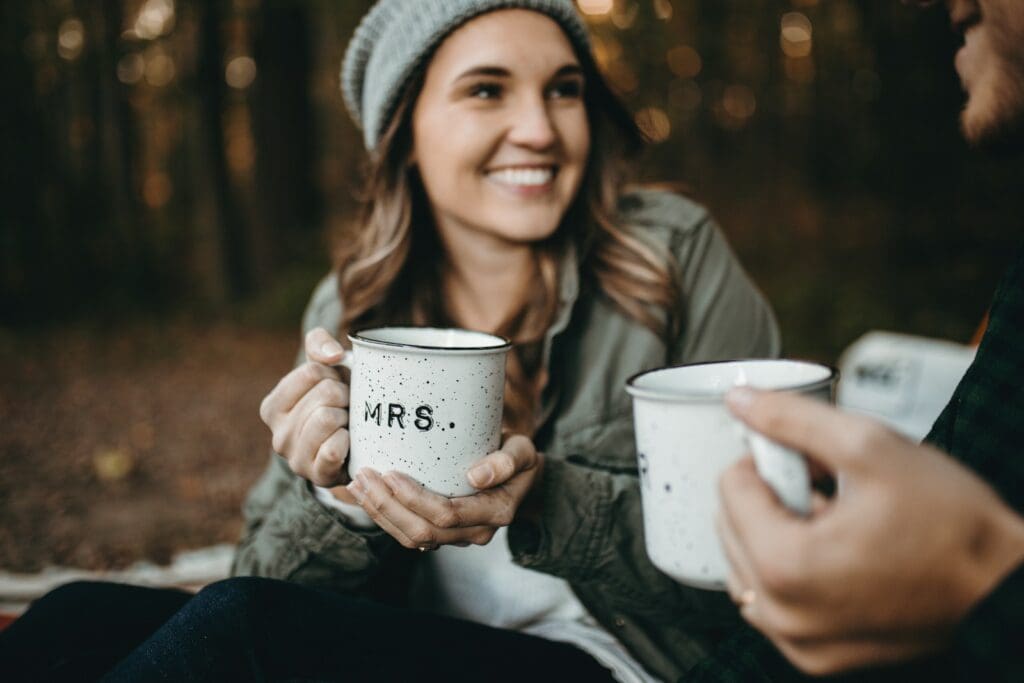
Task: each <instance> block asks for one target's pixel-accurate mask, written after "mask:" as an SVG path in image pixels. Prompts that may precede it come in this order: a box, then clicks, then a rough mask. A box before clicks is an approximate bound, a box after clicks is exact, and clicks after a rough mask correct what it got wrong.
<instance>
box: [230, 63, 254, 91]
mask: <svg viewBox="0 0 1024 683" xmlns="http://www.w3.org/2000/svg"><path fill="white" fill-rule="evenodd" d="M224 80H225V81H227V84H228V85H230V86H231V87H232V88H236V89H238V90H244V89H245V88H248V87H249V86H250V85H252V82H253V81H254V80H256V62H255V61H254V60H253V58H252V57H245V56H242V57H235V58H234V59H232V60H230V61H229V62H228V65H227V67H225V69H224Z"/></svg>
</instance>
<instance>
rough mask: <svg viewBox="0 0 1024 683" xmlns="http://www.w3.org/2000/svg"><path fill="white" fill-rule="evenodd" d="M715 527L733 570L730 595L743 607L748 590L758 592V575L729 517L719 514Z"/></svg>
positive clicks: (727, 584) (729, 581) (728, 585)
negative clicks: (730, 523) (730, 524)
mask: <svg viewBox="0 0 1024 683" xmlns="http://www.w3.org/2000/svg"><path fill="white" fill-rule="evenodd" d="M715 529H716V530H717V532H718V540H719V542H720V543H721V544H722V550H723V551H724V552H725V557H726V559H727V560H728V561H729V567H730V568H731V570H732V571H730V573H729V577H728V579H727V580H726V588H727V589H728V591H729V597H731V598H732V601H733V602H735V603H736V604H737V605H739V606H740V608H743V607H744V606H745V603H746V602H747V601H748V597H747V596H748V591H754V593H755V594H756V592H757V588H758V583H757V575H756V574H755V573H754V571H753V569H752V568H751V566H750V559H749V558H748V557H747V553H746V550H745V549H744V548H743V546H742V545H741V544H740V542H739V539H738V538H737V537H736V532H735V531H734V530H733V529H732V527H731V526H729V521H728V518H727V517H726V516H725V515H724V514H719V515H718V517H717V518H716V519H715Z"/></svg>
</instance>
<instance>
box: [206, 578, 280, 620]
mask: <svg viewBox="0 0 1024 683" xmlns="http://www.w3.org/2000/svg"><path fill="white" fill-rule="evenodd" d="M279 583H280V582H279V581H275V580H273V579H264V578H260V577H255V576H236V577H232V578H230V579H223V580H221V581H217V582H215V583H211V584H210V585H208V586H206V587H205V588H203V589H202V590H200V591H199V592H198V593H197V594H196V596H195V597H194V598H193V599H192V600H191V601H190V602H189V607H190V609H193V610H198V611H201V612H203V613H205V614H207V615H208V616H214V615H224V616H251V615H253V614H256V613H259V612H261V611H263V610H265V609H267V608H268V607H269V603H270V602H271V601H272V600H273V596H274V593H275V590H276V587H277V585H278V584H279Z"/></svg>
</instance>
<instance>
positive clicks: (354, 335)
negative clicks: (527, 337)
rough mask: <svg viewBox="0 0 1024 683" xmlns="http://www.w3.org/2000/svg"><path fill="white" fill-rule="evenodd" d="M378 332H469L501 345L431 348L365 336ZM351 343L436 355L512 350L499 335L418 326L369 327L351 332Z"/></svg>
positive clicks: (510, 343)
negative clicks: (427, 352)
mask: <svg viewBox="0 0 1024 683" xmlns="http://www.w3.org/2000/svg"><path fill="white" fill-rule="evenodd" d="M378 330H424V331H429V332H469V333H471V334H478V335H483V336H486V337H491V338H492V339H496V340H499V341H501V342H502V343H501V344H496V345H491V346H457V347H451V346H431V345H429V344H411V343H408V342H393V341H384V340H382V339H371V338H369V337H366V336H363V335H365V334H367V333H371V332H375V331H378ZM347 336H348V338H349V341H351V342H352V343H353V344H355V343H356V342H359V343H361V344H365V345H367V346H371V347H383V348H385V349H404V350H413V351H430V352H434V353H453V354H458V353H498V352H501V351H507V350H509V349H510V348H512V340H511V339H509V338H508V337H503V336H501V335H498V334H491V333H490V332H480V331H478V330H469V329H466V328H464V327H426V326H417V325H380V326H376V327H367V328H364V329H362V330H359V331H358V332H351V333H349V334H348V335H347Z"/></svg>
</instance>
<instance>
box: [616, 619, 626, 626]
mask: <svg viewBox="0 0 1024 683" xmlns="http://www.w3.org/2000/svg"><path fill="white" fill-rule="evenodd" d="M615 625H616V626H618V627H619V628H625V626H626V620H625V619H623V618H622V617H615Z"/></svg>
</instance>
